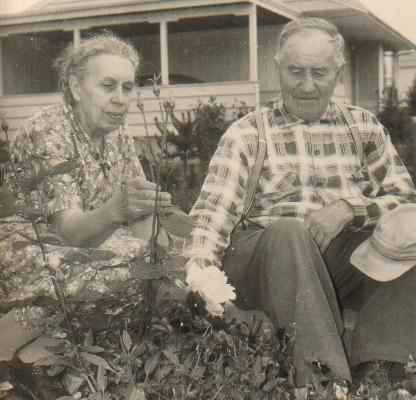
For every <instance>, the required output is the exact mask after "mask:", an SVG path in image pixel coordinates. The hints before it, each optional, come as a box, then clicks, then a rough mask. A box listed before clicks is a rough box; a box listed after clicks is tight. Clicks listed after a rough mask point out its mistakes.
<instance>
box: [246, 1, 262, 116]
mask: <svg viewBox="0 0 416 400" xmlns="http://www.w3.org/2000/svg"><path fill="white" fill-rule="evenodd" d="M248 25H249V42H250V81H255V82H256V86H255V87H256V89H255V90H256V93H255V96H256V98H255V102H256V108H259V107H260V84H259V83H258V80H259V76H258V61H257V47H258V45H257V6H256V5H255V4H252V5H251V9H250V14H249V16H248Z"/></svg>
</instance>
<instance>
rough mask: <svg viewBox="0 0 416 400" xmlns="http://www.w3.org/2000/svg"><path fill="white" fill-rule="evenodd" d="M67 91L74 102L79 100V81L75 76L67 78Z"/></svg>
mask: <svg viewBox="0 0 416 400" xmlns="http://www.w3.org/2000/svg"><path fill="white" fill-rule="evenodd" d="M68 84H69V89H70V90H71V93H72V97H73V98H74V99H75V101H80V100H81V84H80V82H79V79H78V78H77V77H76V76H75V75H70V76H69V81H68Z"/></svg>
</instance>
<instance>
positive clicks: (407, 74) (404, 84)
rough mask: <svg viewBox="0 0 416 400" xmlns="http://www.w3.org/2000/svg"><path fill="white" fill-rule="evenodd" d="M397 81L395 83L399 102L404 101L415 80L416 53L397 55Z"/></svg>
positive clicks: (407, 52)
mask: <svg viewBox="0 0 416 400" xmlns="http://www.w3.org/2000/svg"><path fill="white" fill-rule="evenodd" d="M398 68H399V79H398V81H397V83H396V87H397V91H398V97H399V100H404V99H406V94H407V91H408V90H409V88H410V87H411V86H412V84H413V80H414V79H416V52H414V51H411V52H409V51H406V52H402V53H400V54H399V63H398Z"/></svg>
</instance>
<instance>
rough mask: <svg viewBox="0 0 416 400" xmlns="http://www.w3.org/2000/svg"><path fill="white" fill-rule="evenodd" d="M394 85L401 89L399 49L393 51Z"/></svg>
mask: <svg viewBox="0 0 416 400" xmlns="http://www.w3.org/2000/svg"><path fill="white" fill-rule="evenodd" d="M392 61H393V86H394V87H395V88H396V89H399V78H400V76H399V74H400V68H399V55H398V53H397V51H394V52H393V60H392Z"/></svg>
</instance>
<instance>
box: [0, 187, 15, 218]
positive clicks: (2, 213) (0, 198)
mask: <svg viewBox="0 0 416 400" xmlns="http://www.w3.org/2000/svg"><path fill="white" fill-rule="evenodd" d="M15 203H16V197H15V196H14V194H13V193H12V192H11V191H10V190H8V189H5V188H0V218H4V217H9V216H10V215H13V214H14V213H15Z"/></svg>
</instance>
